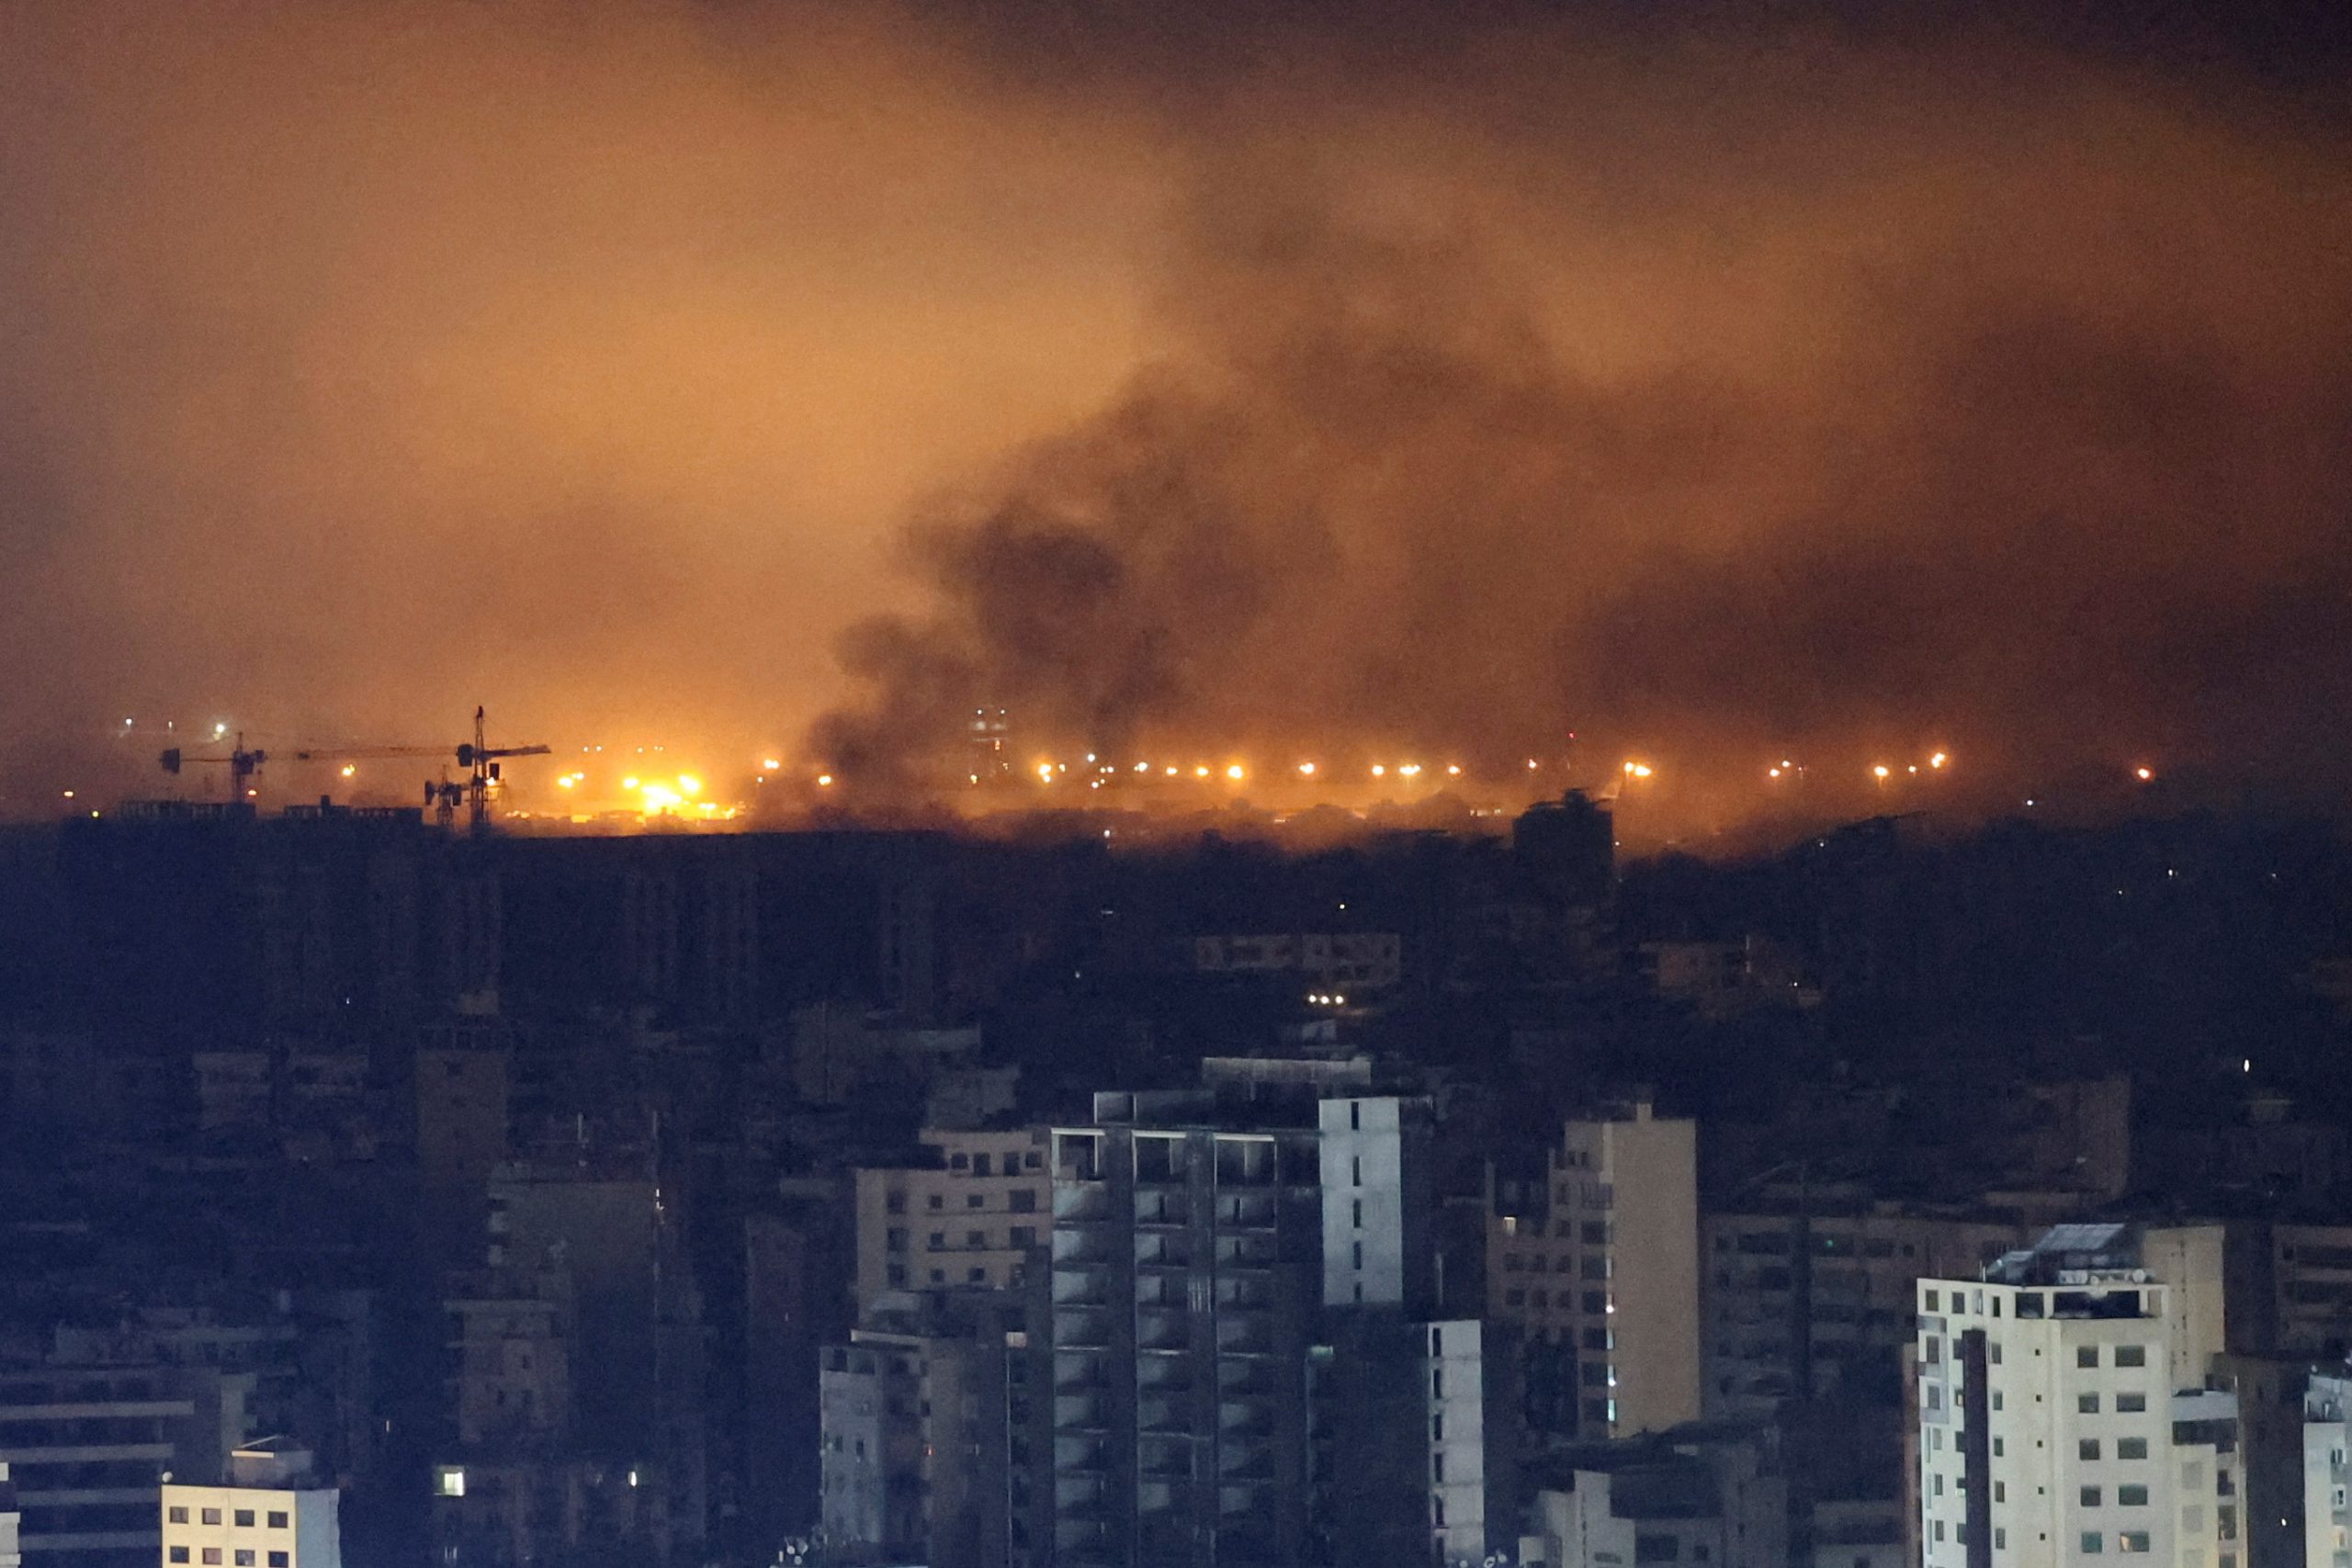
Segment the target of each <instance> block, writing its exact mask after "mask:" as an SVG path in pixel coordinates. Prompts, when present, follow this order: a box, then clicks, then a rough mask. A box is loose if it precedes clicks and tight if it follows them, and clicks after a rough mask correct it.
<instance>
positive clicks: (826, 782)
mask: <svg viewBox="0 0 2352 1568" xmlns="http://www.w3.org/2000/svg"><path fill="white" fill-rule="evenodd" d="M817 787H818V788H819V789H831V788H832V787H833V775H832V774H831V773H819V774H818V775H817Z"/></svg>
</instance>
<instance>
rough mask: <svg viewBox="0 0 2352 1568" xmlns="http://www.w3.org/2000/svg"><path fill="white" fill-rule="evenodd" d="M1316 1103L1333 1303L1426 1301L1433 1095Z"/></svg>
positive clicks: (1414, 1304) (1406, 1306) (1402, 1305)
mask: <svg viewBox="0 0 2352 1568" xmlns="http://www.w3.org/2000/svg"><path fill="white" fill-rule="evenodd" d="M1317 1117H1318V1123H1319V1131H1320V1132H1321V1134H1322V1139H1321V1150H1322V1166H1323V1303H1324V1305H1325V1306H1327V1307H1334V1308H1342V1307H1356V1306H1365V1307H1392V1308H1399V1309H1402V1310H1405V1311H1408V1312H1409V1311H1416V1310H1419V1308H1421V1307H1422V1306H1423V1305H1424V1303H1427V1302H1428V1301H1429V1300H1430V1297H1431V1296H1432V1295H1433V1294H1434V1281H1433V1280H1430V1279H1429V1278H1428V1277H1427V1276H1428V1274H1429V1272H1430V1256H1431V1249H1430V1246H1429V1237H1428V1235H1427V1232H1428V1228H1429V1224H1430V1213H1431V1206H1432V1202H1433V1198H1432V1194H1431V1191H1430V1171H1429V1141H1430V1106H1429V1102H1428V1101H1427V1100H1403V1099H1398V1098H1396V1097H1394V1096H1382V1097H1378V1098H1369V1099H1349V1100H1324V1101H1323V1102H1322V1103H1321V1104H1320V1105H1319V1106H1318V1107H1317Z"/></svg>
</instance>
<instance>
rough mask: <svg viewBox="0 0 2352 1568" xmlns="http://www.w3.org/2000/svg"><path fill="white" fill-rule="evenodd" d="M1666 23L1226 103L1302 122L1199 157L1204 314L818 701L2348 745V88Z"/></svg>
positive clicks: (1718, 799)
mask: <svg viewBox="0 0 2352 1568" xmlns="http://www.w3.org/2000/svg"><path fill="white" fill-rule="evenodd" d="M1650 63H1651V64H1652V65H1653V66H1654V67H1655V73H1645V72H1643V71H1640V70H1629V69H1628V68H1627V67H1626V65H1625V62H1623V60H1618V59H1611V58H1608V57H1601V58H1598V59H1596V58H1595V57H1593V56H1591V55H1590V54H1589V53H1583V52H1578V51H1574V50H1561V49H1555V48H1549V47H1547V46H1546V45H1545V43H1544V41H1543V40H1537V41H1535V42H1534V43H1533V44H1532V45H1531V46H1530V49H1529V51H1527V52H1526V53H1525V54H1523V55H1522V56H1521V58H1520V59H1519V60H1517V61H1516V62H1511V63H1504V62H1492V65H1491V70H1490V71H1489V72H1488V73H1487V75H1486V76H1485V77H1484V79H1483V81H1484V85H1487V87H1488V88H1489V89H1490V91H1491V93H1492V96H1490V97H1487V98H1486V99H1483V100H1477V101H1472V100H1471V99H1470V98H1468V97H1467V96H1463V97H1453V98H1442V99H1441V100H1440V101H1438V102H1436V103H1430V102H1417V103H1412V104H1409V105H1408V106H1405V107H1393V106H1383V107H1373V106H1368V105H1363V104H1355V105H1351V106H1349V107H1345V108H1334V107H1331V106H1330V104H1329V102H1328V101H1327V102H1325V103H1324V104H1323V105H1322V106H1321V107H1322V111H1323V115H1324V118H1322V119H1321V120H1319V121H1311V122H1309V123H1314V124H1317V126H1318V127H1319V135H1317V136H1309V137H1299V136H1297V135H1295V133H1294V132H1293V131H1292V130H1290V129H1289V128H1290V127H1292V126H1295V124H1297V123H1298V120H1297V118H1295V116H1294V115H1293V114H1291V113H1290V112H1289V111H1288V109H1287V107H1285V108H1284V109H1283V110H1281V111H1277V110H1274V109H1269V108H1268V107H1266V106H1265V105H1264V104H1262V103H1254V104H1251V105H1250V106H1249V107H1250V110H1251V111H1253V112H1252V114H1245V115H1243V116H1242V117H1240V118H1242V119H1243V120H1244V121H1245V122H1246V121H1247V120H1249V119H1250V118H1253V117H1254V118H1260V119H1263V120H1272V119H1276V118H1279V119H1281V120H1283V122H1284V124H1285V131H1284V133H1283V135H1282V136H1281V137H1279V138H1274V137H1268V138H1264V139H1262V140H1261V141H1257V142H1254V143H1252V144H1250V145H1249V146H1248V147H1247V148H1246V149H1245V150H1244V151H1242V152H1239V153H1238V154H1236V155H1232V156H1229V157H1226V158H1222V159H1219V160H1217V161H1216V163H1214V164H1211V165H1210V166H1209V167H1208V169H1207V171H1206V172H1205V173H1204V175H1203V176H1202V179H1201V182H1200V184H1199V186H1198V187H1197V191H1196V196H1195V199H1194V202H1193V207H1192V209H1190V210H1191V221H1190V223H1189V225H1188V226H1187V228H1186V229H1185V230H1184V231H1183V233H1182V240H1181V243H1180V245H1179V247H1178V258H1179V259H1178V260H1177V262H1176V264H1175V265H1174V267H1173V276H1172V278H1171V280H1170V282H1169V284H1168V286H1167V288H1165V290H1164V292H1163V296H1162V299H1161V304H1162V308H1163V310H1165V311H1166V314H1167V319H1168V321H1170V330H1171V336H1172V338H1173V340H1174V341H1175V342H1176V343H1178V344H1181V347H1180V348H1179V349H1178V350H1177V351H1176V352H1174V353H1172V354H1170V355H1169V356H1168V357H1167V358H1166V359H1165V360H1164V361H1163V362H1161V363H1160V364H1159V365H1157V366H1155V367H1153V369H1152V370H1151V371H1150V372H1148V374H1146V375H1144V376H1141V377H1139V378H1137V379H1136V382H1135V383H1134V384H1133V385H1132V386H1131V387H1130V388H1129V389H1128V390H1127V391H1126V392H1125V394H1124V395H1123V396H1122V397H1120V398H1119V399H1117V400H1115V401H1114V403H1113V404H1112V405H1111V406H1110V407H1109V408H1107V409H1106V410H1105V411H1104V412H1102V413H1101V414H1100V415H1098V416H1097V417H1095V418H1094V419H1092V420H1091V421H1089V422H1086V423H1083V424H1081V425H1080V426H1079V427H1077V428H1075V429H1074V430H1072V431H1071V432H1069V433H1068V434H1065V435H1063V436H1061V437H1059V438H1057V439H1054V440H1051V441H1047V442H1044V443H1041V444H1039V445H1037V446H1035V447H1034V448H1032V449H1031V450H1029V451H1028V452H1026V453H1025V454H1024V455H1023V456H1022V457H1020V458H1019V459H1018V460H1016V461H1014V462H1013V463H1012V464H1011V465H1010V466H1009V468H1008V469H1007V471H1005V472H1004V473H1002V474H1001V475H1000V476H997V477H996V478H995V479H994V481H993V482H992V483H990V484H988V485H985V486H981V487H979V488H978V490H977V491H975V492H973V493H971V494H969V495H966V496H960V497H956V498H953V499H951V500H949V501H947V502H943V503H941V504H940V505H939V506H938V507H937V508H936V509H935V510H934V512H933V513H932V514H931V515H929V516H927V517H926V518H925V519H924V520H922V522H921V523H919V524H918V525H917V526H916V527H915V528H914V530H913V532H912V536H911V537H912V543H911V548H910V559H911V565H912V567H913V570H914V574H915V575H916V577H917V578H918V579H919V580H920V581H922V582H923V584H924V585H925V586H926V588H927V589H928V590H929V591H930V592H931V593H932V595H933V608H932V609H931V610H930V611H929V612H928V613H926V614H924V615H920V616H916V617H906V616H897V617H889V618H886V619H883V620H881V621H878V622H876V623H872V624H869V625H867V626H863V627H861V628H859V629H858V630H857V631H856V632H855V633H854V634H853V635H852V637H850V638H849V639H847V641H846V643H845V645H844V656H845V662H846V664H847V665H848V667H849V668H850V669H851V670H852V671H853V672H854V673H855V674H857V675H859V676H860V677H862V678H864V679H865V681H867V682H869V689H868V692H867V694H866V696H865V700H864V701H863V702H862V703H861V704H860V705H857V706H855V707H854V708H852V709H850V710H847V711H845V712H843V713H841V714H837V715H835V716H832V717H831V719H829V720H828V721H827V722H826V723H825V724H824V725H822V726H820V729H819V732H818V743H819V745H820V747H821V748H823V749H824V750H827V752H828V754H830V755H832V756H835V757H837V758H839V759H840V760H842V762H843V764H844V765H845V766H848V767H852V768H857V769H863V770H867V771H870V772H871V773H876V774H880V775H882V776H885V777H891V778H896V777H899V776H902V775H907V774H915V775H921V774H922V772H923V769H924V768H925V767H926V766H936V767H942V768H943V769H944V765H951V764H952V763H953V761H954V757H953V753H952V752H947V753H945V754H944V762H934V761H933V759H934V758H939V757H941V756H942V744H943V741H944V740H947V739H950V738H952V736H953V733H954V730H955V724H956V716H957V715H958V713H959V712H960V711H965V710H967V708H968V706H969V705H970V704H971V703H972V702H973V701H974V700H975V699H978V700H981V701H985V702H989V703H1003V704H1005V705H1009V706H1012V707H1013V708H1015V709H1016V710H1017V715H1018V716H1017V722H1020V721H1023V720H1025V721H1026V723H1027V726H1028V727H1029V728H1031V729H1032V730H1033V732H1034V733H1035V735H1036V737H1037V738H1038V740H1039V743H1040V745H1041V747H1042V748H1043V749H1045V750H1059V749H1062V748H1073V749H1074V748H1075V747H1077V746H1078V745H1080V744H1088V745H1101V746H1106V747H1109V748H1112V749H1113V750H1114V751H1115V752H1116V754H1118V755H1121V756H1123V757H1124V756H1125V755H1126V754H1128V751H1129V749H1130V747H1134V748H1139V749H1141V750H1144V751H1146V752H1147V753H1148V751H1149V750H1151V749H1152V748H1154V747H1160V746H1168V747H1174V748H1177V749H1179V750H1186V749H1192V750H1197V749H1200V748H1204V747H1205V748H1216V749H1224V748H1233V749H1238V750H1247V751H1250V752H1251V753H1252V754H1253V755H1256V756H1259V757H1262V758H1265V759H1267V760H1269V761H1281V760H1285V759H1287V758H1289V757H1292V756H1296V755H1304V756H1317V755H1324V756H1329V755H1330V754H1331V753H1332V751H1333V750H1334V749H1335V748H1338V749H1347V750H1351V751H1352V754H1354V755H1356V756H1358V757H1361V756H1363V755H1377V754H1380V751H1381V750H1382V749H1389V750H1388V754H1389V755H1391V756H1394V755H1396V754H1397V753H1396V751H1395V750H1393V749H1394V748H1397V747H1400V746H1401V747H1410V748H1420V749H1423V750H1422V754H1424V755H1427V754H1430V750H1431V749H1445V750H1451V751H1453V752H1456V753H1462V754H1468V755H1472V756H1476V757H1478V758H1479V759H1481V760H1482V761H1485V762H1486V763H1487V765H1488V766H1489V767H1493V766H1498V765H1501V764H1504V763H1505V762H1506V761H1507V760H1508V759H1510V758H1513V757H1517V756H1519V755H1521V754H1523V753H1526V752H1532V751H1543V752H1544V753H1545V754H1547V755H1549V754H1556V752H1557V751H1558V750H1559V749H1560V742H1561V739H1562V738H1563V737H1564V736H1565V735H1566V732H1567V731H1568V730H1569V729H1571V728H1574V729H1576V730H1577V732H1578V733H1579V735H1580V736H1582V737H1585V738H1587V739H1588V740H1589V742H1591V744H1590V745H1589V747H1588V752H1589V756H1590V757H1591V758H1592V759H1593V760H1594V768H1595V772H1594V775H1593V776H1599V775H1600V773H1601V772H1603V771H1605V770H1610V769H1613V768H1614V765H1615V759H1616V758H1617V757H1619V756H1622V755H1624V754H1626V752H1627V751H1628V750H1632V751H1634V752H1635V753H1637V754H1643V755H1651V756H1664V757H1666V758H1668V759H1669V760H1670V761H1672V762H1674V763H1676V764H1679V771H1680V772H1682V773H1685V774H1686V775H1689V774H1693V773H1698V774H1708V775H1713V777H1714V778H1715V779H1716V780H1717V784H1718V787H1717V788H1716V789H1714V790H1713V791H1712V792H1711V791H1708V790H1704V789H1693V790H1692V791H1691V793H1690V794H1689V795H1687V796H1686V798H1685V800H1684V802H1683V804H1684V805H1685V806H1687V807H1691V809H1692V810H1693V811H1695V812H1696V813H1698V814H1699V815H1700V816H1702V817H1704V816H1710V815H1712V816H1713V817H1714V818H1718V819H1719V818H1723V817H1724V816H1727V815H1732V814H1736V813H1737V812H1738V811H1739V810H1741V809H1742V807H1741V805H1740V802H1741V800H1743V799H1745V800H1747V802H1749V803H1750V806H1751V807H1752V805H1753V804H1754V803H1756V802H1757V801H1758V800H1759V799H1760V791H1759V789H1758V785H1759V784H1761V782H1762V781H1761V774H1762V772H1763V768H1764V764H1765V761H1767V760H1768V759H1770V758H1777V757H1779V756H1780V755H1782V754H1784V753H1786V752H1791V751H1795V752H1802V753H1804V754H1805V755H1806V756H1808V757H1810V758H1811V759H1812V760H1813V761H1815V763H1816V764H1820V765H1823V766H1826V767H1832V768H1835V769H1837V770H1838V771H1839V773H1840V776H1841V777H1846V778H1849V779H1851V780H1856V781H1860V780H1864V779H1865V778H1866V773H1865V761H1866V760H1868V759H1871V758H1874V757H1877V756H1882V755H1884V756H1892V757H1894V759H1895V760H1896V761H1898V762H1900V761H1903V760H1904V759H1905V758H1909V757H1916V756H1919V755H1923V754H1924V753H1925V751H1926V750H1928V748H1930V747H1934V746H1949V747H1951V748H1953V749H1955V750H1959V751H1961V752H1962V754H1963V755H1965V756H1966V757H1967V758H1968V759H1969V760H1970V761H1971V762H1972V763H1974V764H1977V765H1978V776H1980V777H1991V776H1999V777H2002V778H2005V779H2008V780H2012V781H2014V780H2016V779H2020V778H2022V779H2025V780H2029V781H2030V780H2031V779H2033V778H2036V777H2043V778H2047V777H2051V776H2055V775H2058V774H2061V773H2064V772H2065V771H2066V770H2068V769H2070V768H2072V767H2074V766H2075V765H2077V764H2081V763H2084V762H2086V761H2092V762H2099V763H2104V764H2106V765H2109V766H2110V767H2113V766H2118V765H2120V764H2121V763H2122V762H2123V761H2126V760H2130V759H2138V758H2143V757H2147V758H2158V759H2162V760H2164V761H2166V762H2168V763H2170V762H2189V761H2210V760H2214V759H2219V758H2231V759H2236V760H2245V759H2252V760H2254V761H2257V762H2258V763H2260V764H2261V765H2264V766H2267V767H2269V768H2273V769H2287V768H2300V767H2302V766H2305V765H2307V764H2309V763H2312V762H2313V761H2317V760H2319V759H2322V758H2324V757H2325V756H2327V755H2328V754H2329V753H2330V752H2331V751H2332V750H2333V747H2332V741H2331V740H2330V739H2329V737H2328V725H2329V722H2330V721H2329V716H2330V715H2331V714H2332V713H2335V712H2337V711H2341V709H2342V706H2343V704H2344V703H2345V701H2346V698H2347V697H2352V635H2347V634H2352V548H2347V546H2352V457H2348V456H2347V453H2352V447H2348V446H2347V444H2346V438H2347V436H2352V368H2347V367H2352V357H2347V355H2346V350H2347V349H2352V321H2347V314H2346V300H2347V299H2352V257H2347V254H2346V247H2344V246H2343V245H2342V244H2341V243H2339V241H2338V240H2337V239H2335V238H2334V237H2332V236H2335V235H2338V234H2340V233H2341V232H2344V231H2345V228H2344V225H2345V222H2346V219H2347V217H2352V211H2347V200H2346V197H2347V192H2352V182H2347V181H2346V178H2345V177H2344V175H2343V173H2342V170H2343V167H2344V165H2343V164H2342V163H2341V161H2340V158H2339V157H2338V155H2337V152H2336V148H2337V146H2338V145H2339V144H2338V143H2337V142H2336V141H2335V140H2334V133H2333V132H2332V131H2324V130H2319V129H2316V128H2315V127H2314V126H2313V124H2312V122H2311V121H2309V120H2308V119H2303V118H2297V117H2296V115H2295V114H2293V113H2291V112H2290V111H2288V110H2286V109H2284V108H2283V107H2281V103H2280V101H2279V100H2278V99H2276V98H2272V97H2266V96H2263V95H2261V94H2259V93H2256V92H2254V91H2252V90H2251V89H2250V88H2247V87H2246V86H2245V84H2244V83H2243V82H2241V81H2235V80H2233V82H2232V83H2231V84H2230V86H2231V87H2232V89H2233V90H2232V91H2231V92H2230V93H2227V94H2220V95H2214V94H2210V93H2209V94H2204V95H2192V94H2189V93H2188V92H2186V91H2183V90H2181V89H2179V88H2178V87H2177V85H2168V84H2167V82H2166V80H2165V78H2162V77H2160V76H2156V75H2153V74H2147V73H2127V72H2123V71H2121V70H2120V69H2117V68H2114V67H2104V68H2094V67H2092V66H2089V65H2086V64H2085V63H2083V62H2080V61H2078V60H2069V59H2064V58H2061V57H2059V56H2057V55H2054V54H2052V53H2050V52H2047V51H2019V50H2016V49H2006V50H2002V51H1996V52H1989V53H1979V54H1968V53H1965V52H1963V53H1958V54H1953V55H1950V56H1946V57H1941V58H1939V59H1938V60H1937V61H1936V62H1934V63H1933V64H1932V66H1931V65H1930V64H1929V63H1928V62H1925V61H1921V60H1918V59H1914V58H1910V57H1908V56H1906V55H1905V54H1903V53H1902V52H1900V51H1896V52H1893V53H1871V52H1869V51H1848V50H1840V49H1829V48H1823V47H1821V46H1820V45H1818V43H1817V42H1816V43H1814V44H1809V45H1807V46H1806V47H1804V48H1802V49H1797V50H1792V51H1788V52H1786V53H1783V54H1778V55H1768V56H1762V57H1759V56H1758V55H1756V54H1754V53H1751V52H1746V51H1741V52H1736V53H1731V54H1725V53H1724V52H1720V51H1711V50H1709V49H1706V48H1697V47H1694V48H1690V49H1686V50H1685V51H1682V52H1680V53H1679V54H1677V55H1676V56H1675V57H1673V58H1672V59H1670V60H1666V61H1656V60H1654V61H1652V62H1650ZM1227 151H1228V152H1231V151H1232V149H1227ZM1602 758H1605V759H1606V761H1600V759H1602ZM1861 793H1864V794H1867V789H1866V788H1865V789H1864V790H1863V791H1862V792H1861ZM1710 794H1712V795H1713V796H1714V798H1706V797H1707V796H1708V795H1710Z"/></svg>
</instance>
